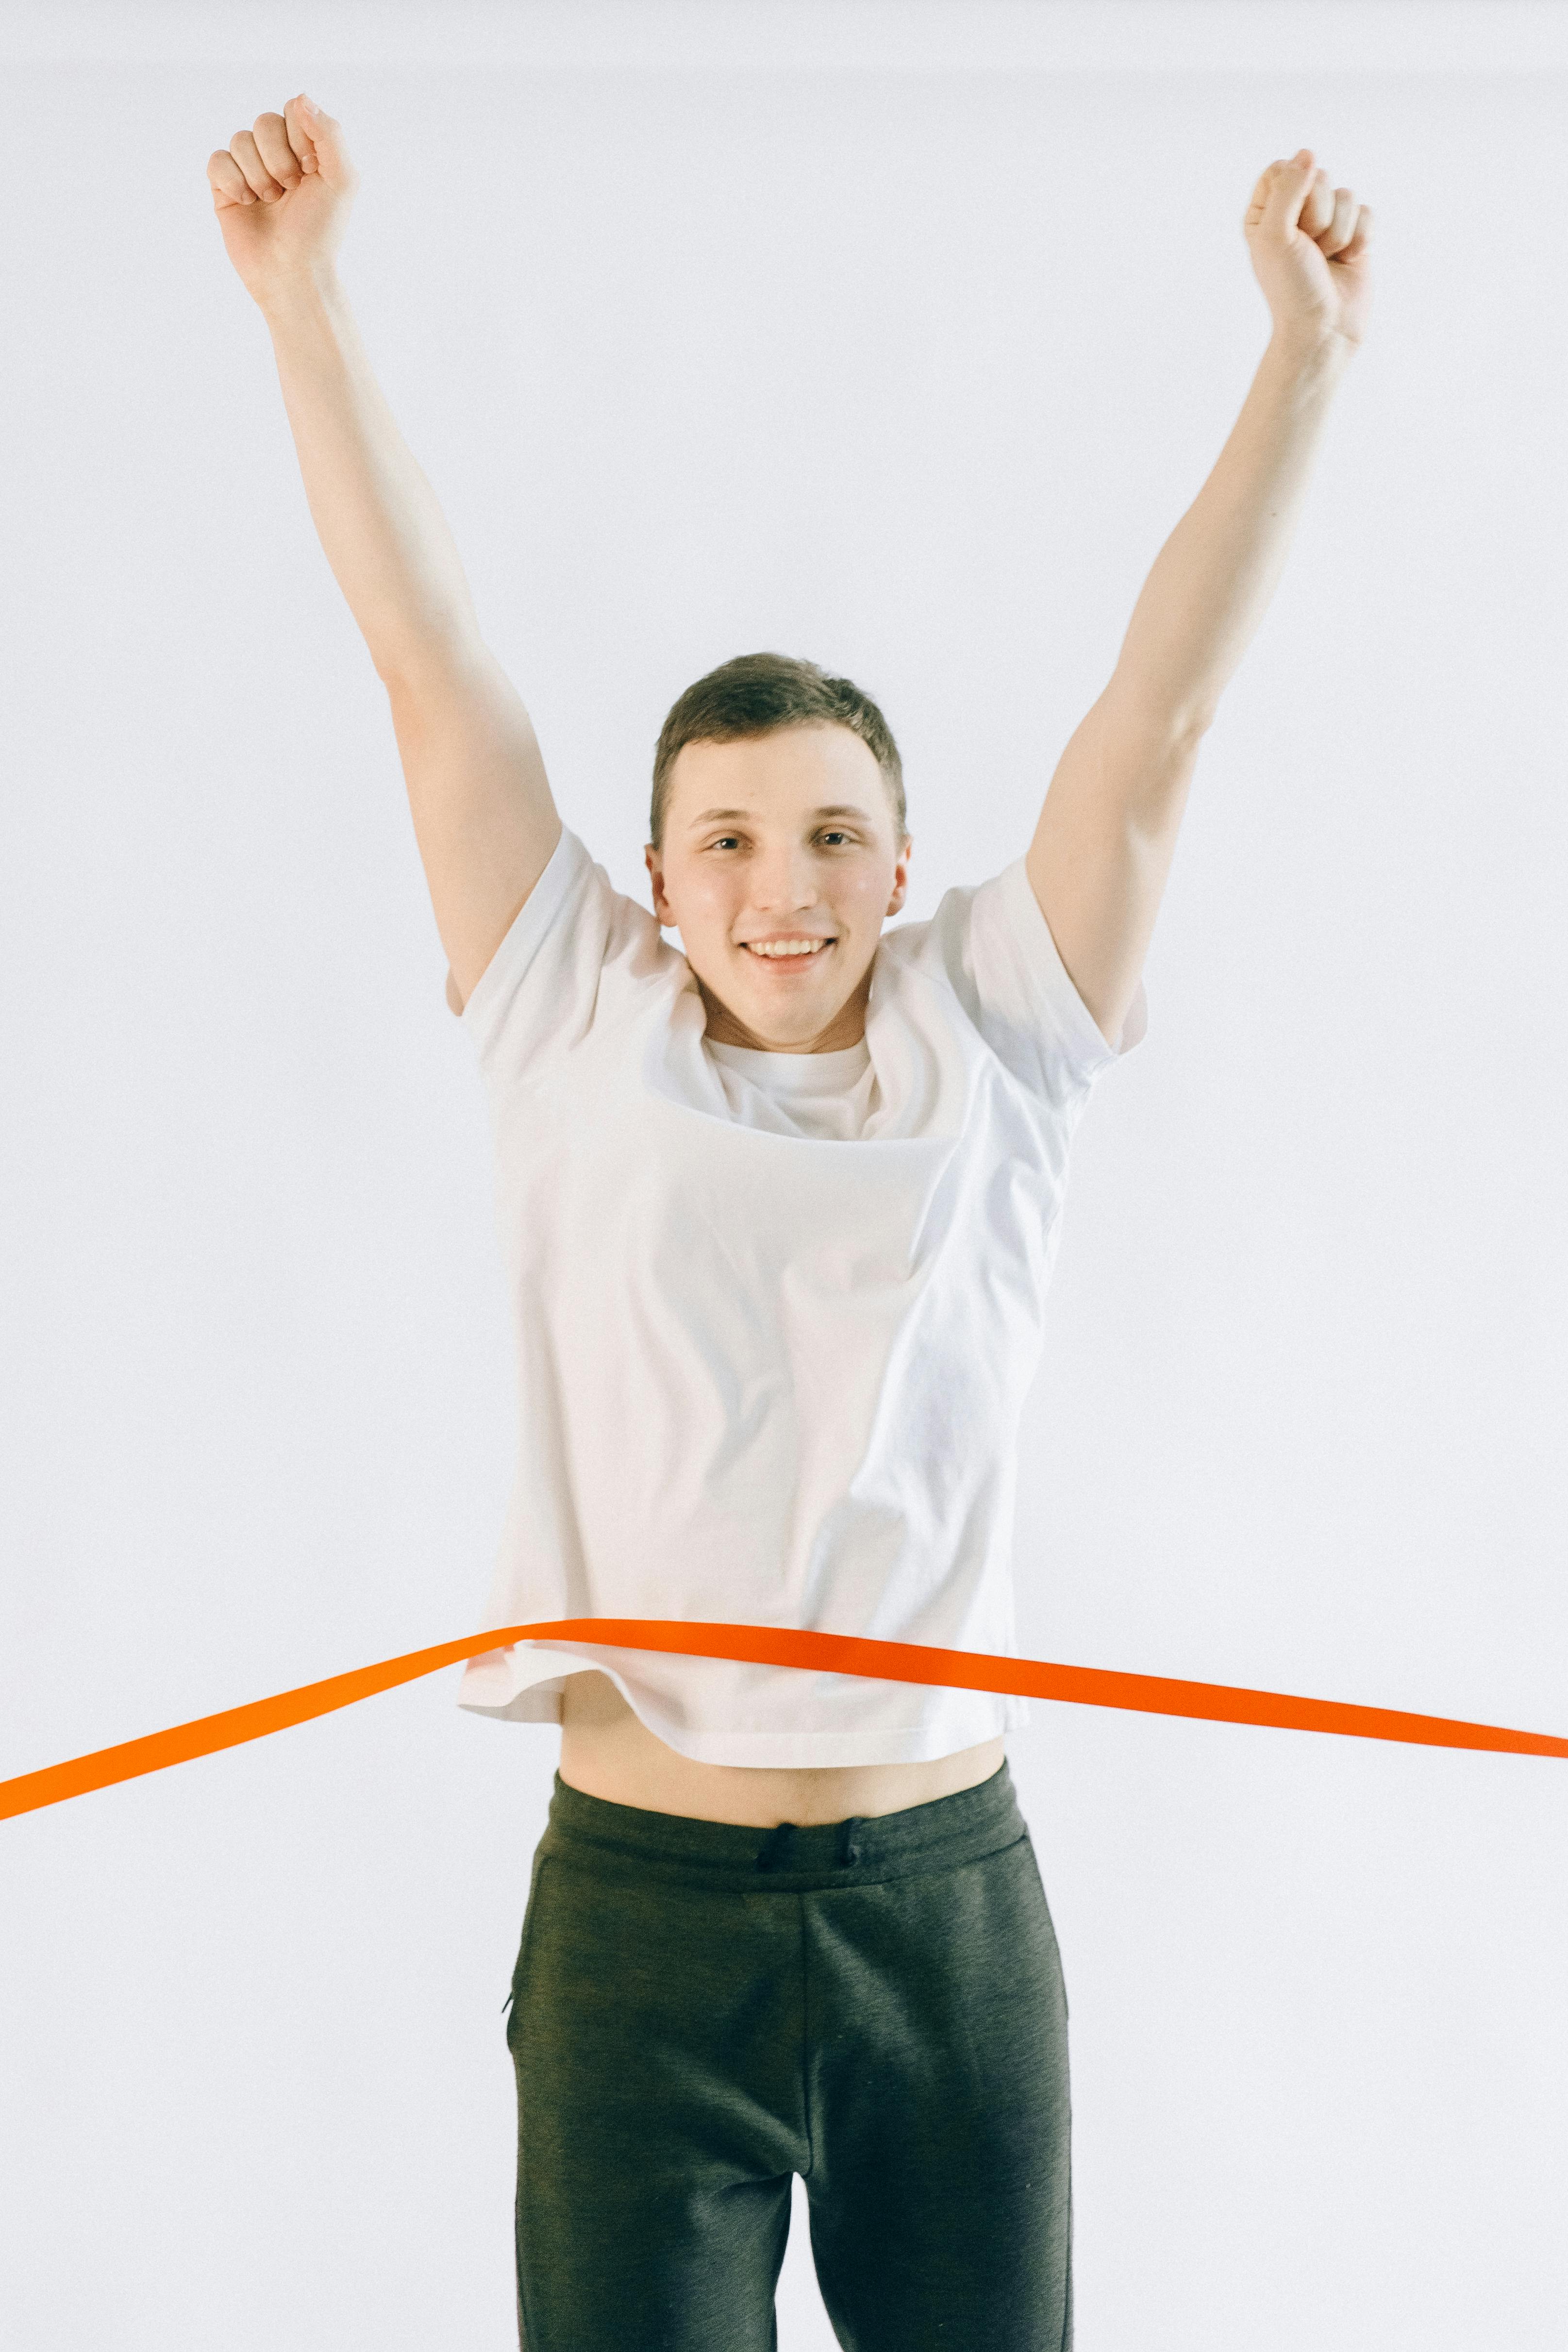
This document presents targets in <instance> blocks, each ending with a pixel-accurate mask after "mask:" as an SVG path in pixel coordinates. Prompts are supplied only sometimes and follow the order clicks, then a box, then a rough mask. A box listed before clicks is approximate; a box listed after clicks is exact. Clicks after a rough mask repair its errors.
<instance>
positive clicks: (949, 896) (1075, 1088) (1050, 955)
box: [919, 857, 1149, 1107]
mask: <svg viewBox="0 0 1568 2352" xmlns="http://www.w3.org/2000/svg"><path fill="white" fill-rule="evenodd" d="M921 928H924V929H927V930H928V936H927V938H926V939H925V940H923V941H922V942H921V955H920V959H919V960H920V961H928V959H930V958H931V957H932V956H934V957H935V959H936V960H937V961H939V962H940V964H941V966H942V970H943V971H944V973H945V976H946V978H947V979H948V980H949V981H950V982H951V983H952V987H953V988H954V990H955V992H957V994H958V996H959V999H960V1001H961V1003H963V1007H964V1010H965V1012H966V1013H968V1015H969V1017H970V1019H971V1020H972V1021H973V1023H974V1025H975V1027H976V1028H977V1029H978V1030H979V1031H980V1034H981V1035H982V1036H983V1037H984V1040H985V1042H986V1044H987V1045H989V1046H990V1047H991V1050H992V1052H993V1053H994V1055H996V1057H997V1059H998V1061H1000V1062H1001V1063H1002V1064H1003V1066H1004V1067H1005V1069H1007V1070H1009V1071H1010V1072H1011V1073H1012V1075H1013V1076H1014V1077H1016V1079H1017V1080H1018V1082H1019V1083H1020V1085H1022V1086H1025V1087H1027V1088H1028V1089H1029V1091H1030V1093H1031V1094H1035V1095H1040V1096H1043V1097H1046V1098H1047V1100H1049V1101H1052V1102H1054V1103H1058V1104H1059V1105H1062V1106H1064V1107H1065V1106H1066V1105H1067V1104H1068V1103H1069V1102H1071V1101H1073V1100H1075V1099H1081V1097H1083V1096H1084V1095H1086V1094H1087V1093H1088V1091H1089V1088H1090V1087H1092V1085H1093V1083H1094V1081H1095V1079H1096V1078H1097V1077H1099V1076H1100V1073H1101V1071H1102V1070H1107V1069H1109V1068H1110V1066H1111V1064H1112V1063H1113V1062H1117V1061H1120V1060H1121V1056H1122V1055H1124V1054H1128V1053H1130V1052H1131V1049H1132V1047H1133V1046H1134V1045H1138V1044H1139V1043H1140V1041H1141V1040H1142V1037H1143V1035H1144V1034H1145V1032H1146V1030H1147V1028H1148V1023H1149V1007H1148V999H1147V996H1146V995H1145V992H1144V989H1143V983H1142V981H1140V982H1139V983H1138V993H1137V995H1136V996H1135V997H1134V999H1133V1002H1132V1006H1131V1011H1130V1012H1129V1013H1128V1015H1127V1019H1126V1021H1125V1022H1124V1023H1123V1024H1122V1031H1121V1040H1120V1042H1119V1043H1118V1044H1117V1045H1112V1044H1110V1041H1109V1040H1108V1039H1107V1038H1106V1037H1105V1036H1104V1034H1102V1033H1101V1031H1100V1027H1099V1024H1097V1023H1096V1021H1095V1018H1094V1015H1093V1014H1092V1013H1090V1011H1089V1007H1088V1005H1087V1004H1086V1003H1084V1001H1083V999H1082V997H1081V996H1080V995H1079V992H1078V990H1077V988H1076V987H1075V986H1074V984H1073V982H1072V980H1071V978H1070V977H1069V975H1068V969H1067V966H1066V965H1065V964H1064V963H1063V961H1062V960H1061V956H1060V954H1059V952H1058V948H1057V943H1056V941H1055V940H1054V939H1053V938H1052V937H1051V929H1050V925H1049V924H1048V923H1047V920H1046V918H1045V914H1044V912H1043V910H1042V908H1041V906H1040V902H1039V900H1038V899H1037V898H1036V896H1035V893H1034V887H1033V886H1032V884H1031V883H1030V880H1029V877H1028V874H1027V871H1026V866H1025V862H1024V860H1023V859H1022V858H1021V857H1020V858H1017V859H1016V860H1015V862H1014V863H1013V864H1012V865H1011V866H1005V868H1004V869H1003V871H1002V872H1001V873H1000V874H997V875H995V876H994V877H992V879H991V880H990V881H988V882H982V883H980V884H978V885H976V886H973V887H966V888H961V889H953V890H950V891H948V892H947V893H946V895H945V896H944V897H943V898H942V903H941V905H940V906H939V907H938V908H937V911H936V913H935V915H934V916H933V917H932V918H931V923H930V925H929V927H921Z"/></svg>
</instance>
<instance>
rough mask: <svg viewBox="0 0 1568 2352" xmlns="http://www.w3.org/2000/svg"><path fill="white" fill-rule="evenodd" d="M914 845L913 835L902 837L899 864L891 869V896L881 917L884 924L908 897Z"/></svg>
mask: <svg viewBox="0 0 1568 2352" xmlns="http://www.w3.org/2000/svg"><path fill="white" fill-rule="evenodd" d="M914 845H915V844H914V836H913V835H912V834H906V835H904V845H903V847H902V849H900V852H899V862H898V864H897V865H896V866H894V868H893V895H892V897H891V898H889V901H888V906H887V912H886V913H885V914H884V915H883V917H882V920H883V921H884V922H886V921H887V919H888V916H889V915H896V914H897V913H898V911H899V908H900V907H901V906H902V905H903V903H904V900H905V899H906V898H908V897H909V893H910V851H911V850H912V849H913V847H914Z"/></svg>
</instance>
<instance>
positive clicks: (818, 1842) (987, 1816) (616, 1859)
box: [539, 1760, 1029, 1894]
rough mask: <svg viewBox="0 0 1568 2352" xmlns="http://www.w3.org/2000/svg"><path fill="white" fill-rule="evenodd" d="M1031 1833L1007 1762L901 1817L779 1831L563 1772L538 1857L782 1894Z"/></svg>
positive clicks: (972, 1855)
mask: <svg viewBox="0 0 1568 2352" xmlns="http://www.w3.org/2000/svg"><path fill="white" fill-rule="evenodd" d="M1028 1833H1029V1832H1028V1827H1027V1824H1026V1822H1025V1820H1024V1816H1023V1814H1022V1813H1021V1812H1020V1811H1019V1810H1018V1799H1017V1793H1016V1790H1015V1789H1014V1786H1013V1776H1012V1773H1011V1772H1010V1770H1009V1769H1008V1767H1007V1764H1006V1762H1005V1760H1004V1761H1003V1763H1002V1764H1001V1765H1000V1766H999V1767H998V1769H996V1770H995V1771H994V1773H993V1774H992V1775H991V1778H990V1779H989V1780H980V1781H977V1782H976V1783H975V1785H974V1787H973V1788H972V1789H957V1790H954V1791H953V1793H952V1796H950V1797H935V1798H933V1799H931V1801H930V1802H929V1803H927V1804H923V1805H909V1806H906V1807H905V1809H904V1810H903V1811H901V1812H897V1813H873V1814H869V1815H860V1814H852V1815H850V1816H849V1817H848V1818H847V1819H846V1820H844V1821H840V1822H811V1823H807V1824H801V1823H798V1822H781V1823H780V1824H779V1825H778V1827H777V1828H776V1829H752V1828H749V1827H747V1826H746V1825H744V1824H743V1823H742V1822H704V1821H698V1820H695V1819H694V1818H692V1816H690V1815H689V1814H686V1813H656V1812H649V1811H645V1810H644V1809H643V1808H642V1807H641V1806H640V1805H616V1804H612V1803H611V1802H610V1801H608V1799H606V1798H604V1797H590V1796H588V1795H587V1794H586V1793H585V1792H584V1790H581V1789H573V1788H569V1787H568V1786H567V1784H566V1782H565V1781H564V1780H563V1779H562V1778H561V1775H560V1773H559V1772H557V1773H556V1775H555V1785H554V1789H553V1790H552V1795H551V1799H550V1817H549V1822H548V1823H547V1825H546V1828H545V1832H544V1835H543V1837H542V1839H541V1841H540V1849H539V1850H540V1853H541V1854H548V1853H568V1854H571V1853H575V1854H577V1855H578V1856H579V1857H580V1858H581V1859H582V1860H584V1862H586V1861H590V1860H594V1859H597V1860H599V1861H600V1862H602V1863H603V1864H606V1865H612V1866H613V1865H615V1864H621V1865H623V1866H624V1865H626V1864H631V1865H634V1866H636V1867H637V1868H638V1869H639V1871H640V1872H641V1873H642V1874H648V1875H652V1876H656V1877H659V1878H675V1879H679V1880H680V1881H682V1882H683V1883H686V1884H696V1883H702V1884H708V1885H722V1886H745V1887H751V1888H754V1889H758V1890H764V1891H765V1890H767V1889H769V1888H772V1889H774V1890H776V1891H777V1892H779V1893H781V1894H782V1893H785V1892H798V1891H803V1890H804V1889H805V1888H806V1887H809V1886H819V1885H824V1886H837V1885H864V1884H865V1883H866V1882H868V1880H873V1879H889V1878H902V1877H906V1876H910V1875H913V1874H917V1873H924V1872H931V1871H938V1870H951V1869H955V1868H957V1867H958V1866H959V1865H960V1864H963V1863H969V1862H977V1861H979V1860H981V1859H982V1858H983V1857H984V1855H986V1854H989V1853H998V1852H1000V1851H1001V1850H1002V1849H1003V1848H1004V1847H1006V1846H1011V1845H1016V1843H1017V1842H1018V1840H1019V1839H1020V1838H1025V1837H1027V1835H1028Z"/></svg>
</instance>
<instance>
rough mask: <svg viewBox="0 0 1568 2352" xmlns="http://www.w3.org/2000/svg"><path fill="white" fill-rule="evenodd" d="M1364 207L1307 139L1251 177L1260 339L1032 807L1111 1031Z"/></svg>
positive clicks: (1296, 466)
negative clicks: (1247, 383) (1222, 427)
mask: <svg viewBox="0 0 1568 2352" xmlns="http://www.w3.org/2000/svg"><path fill="white" fill-rule="evenodd" d="M1371 221H1372V215H1371V212H1370V211H1369V210H1368V209H1367V207H1366V206H1365V205H1358V204H1357V202H1356V199H1355V196H1354V194H1353V193H1352V191H1351V190H1350V189H1349V188H1335V189H1332V190H1331V189H1330V187H1329V184H1328V177H1327V174H1326V173H1323V172H1321V171H1319V170H1317V169H1316V167H1315V164H1314V163H1313V158H1312V155H1311V152H1310V149H1306V148H1303V149H1302V151H1301V152H1300V154H1299V155H1297V156H1296V157H1295V158H1294V159H1293V160H1292V161H1291V162H1289V163H1271V164H1270V165H1269V166H1268V170H1267V171H1266V172H1265V173H1264V174H1263V176H1262V178H1261V179H1260V180H1259V181H1258V185H1257V187H1256V188H1255V189H1254V191H1253V194H1252V201H1251V203H1250V205H1248V207H1247V215H1246V218H1245V221H1244V224H1243V226H1244V229H1245V233H1246V236H1247V246H1248V249H1249V251H1250V253H1251V257H1252V265H1253V268H1254V271H1255V272H1256V274H1257V277H1258V283H1259V284H1260V285H1261V287H1262V289H1263V291H1264V293H1265V295H1266V296H1267V298H1268V306H1269V310H1270V312H1271V313H1272V317H1273V333H1272V336H1271V338H1270V341H1269V343H1268V350H1267V351H1266V352H1264V355H1263V359H1262V362H1261V363H1260V365H1259V367H1258V373H1257V375H1256V376H1255V377H1254V379H1253V383H1252V389H1251V391H1250V392H1249V393H1248V394H1247V401H1246V404H1245V405H1244V406H1243V408H1242V411H1241V415H1240V416H1239V417H1238V419H1237V424H1236V427H1235V429H1234V431H1233V432H1232V434H1231V436H1230V438H1229V440H1228V441H1227V442H1226V446H1225V447H1224V449H1223V450H1222V451H1221V453H1220V457H1219V459H1218V462H1217V463H1216V465H1215V468H1214V471H1213V473H1212V474H1211V475H1210V476H1209V478H1208V480H1207V481H1206V482H1205V484H1204V487H1203V488H1202V490H1201V491H1200V492H1199V493H1198V496H1197V499H1195V500H1194V504H1193V505H1192V506H1191V507H1190V508H1189V509H1188V510H1187V512H1186V513H1185V514H1184V516H1183V518H1182V520H1181V521H1180V522H1179V523H1178V524H1177V526H1176V528H1175V530H1173V532H1172V534H1171V536H1170V538H1169V539H1168V540H1167V541H1166V542H1165V545H1164V546H1163V548H1162V549H1161V551H1160V553H1159V555H1158V557H1157V558H1156V560H1155V563H1154V567H1153V570H1152V572H1150V574H1149V577H1148V579H1147V581H1146V582H1145V583H1144V585H1143V590H1142V594H1141V595H1140V597H1139V599H1138V602H1137V604H1136V605H1135V606H1134V608H1133V613H1132V619H1131V623H1130V625H1129V626H1128V630H1127V635H1126V637H1125V639H1124V641H1123V643H1122V647H1121V654H1120V656H1119V657H1118V660H1117V664H1116V668H1115V671H1114V673H1113V675H1112V677H1111V679H1110V684H1109V685H1108V686H1107V687H1106V688H1105V691H1104V693H1103V694H1102V695H1101V696H1100V699H1099V701H1098V702H1096V703H1095V705H1094V706H1093V708H1092V709H1090V711H1089V715H1088V717H1087V718H1086V719H1084V720H1083V723H1082V725H1081V726H1080V727H1079V729H1078V731H1077V733H1076V734H1075V735H1074V736H1073V737H1072V740H1070V742H1069V743H1068V747H1067V750H1066V751H1064V752H1063V754H1062V757H1061V761H1060V763H1059V764H1058V768H1057V772H1056V773H1055V775H1054V776H1053V777H1052V778H1051V782H1050V789H1049V791H1048V792H1047V794H1046V801H1045V806H1044V807H1043V809H1042V810H1041V812H1040V820H1039V824H1038V825H1037V828H1036V832H1035V837H1034V840H1033V842H1032V843H1031V845H1030V847H1029V852H1028V856H1027V859H1026V867H1027V871H1028V876H1029V880H1030V883H1031V885H1032V887H1033V888H1034V892H1035V896H1036V898H1037V899H1038V901H1039V904H1040V908H1041V910H1042V912H1043V913H1044V915H1045V918H1046V920H1047V923H1048V924H1049V925H1050V929H1051V936H1052V938H1053V939H1054V940H1055V941H1056V943H1057V948H1058V951H1059V953H1060V955H1061V959H1062V961H1063V962H1064V963H1065V964H1066V966H1067V968H1068V972H1069V973H1070V974H1071V976H1072V979H1073V981H1074V982H1075V984H1076V986H1077V988H1078V991H1079V995H1080V996H1081V997H1082V998H1083V1000H1084V1003H1086V1004H1087V1005H1088V1007H1089V1011H1090V1013H1092V1014H1093V1015H1094V1018H1095V1021H1096V1023H1097V1024H1098V1026H1099V1027H1100V1029H1101V1030H1102V1031H1103V1033H1104V1034H1105V1036H1106V1037H1107V1038H1108V1039H1109V1040H1110V1042H1111V1043H1113V1044H1114V1043H1115V1042H1116V1041H1117V1040H1118V1039H1119V1038H1120V1036H1121V1028H1122V1024H1123V1023H1124V1022H1125V1020H1126V1018H1127V1014H1128V1013H1129V1011H1130V1010H1131V1005H1132V1001H1133V998H1134V997H1135V996H1136V994H1137V992H1138V980H1139V975H1140V973H1141V972H1142V968H1143V959H1144V956H1145V954H1146V953H1147V951H1148V946H1149V941H1150V938H1151V936H1152V932H1153V929H1154V920H1155V917H1156V916H1157V914H1158V912H1159V908H1160V901H1161V898H1163V894H1164V888H1165V884H1166V881H1167V879H1168V877H1169V875H1170V870H1171V861H1172V858H1173V855H1174V852H1175V846H1176V835H1177V831H1178V829H1179V827H1180V825H1181V821H1182V815H1183V812H1184V808H1185V806H1186V799H1187V787H1188V785H1189V784H1190V783H1191V782H1192V776H1193V771H1194V767H1195V765H1196V763H1197V756H1198V748H1199V745H1200V743H1201V742H1202V740H1203V737H1204V735H1205V732H1206V731H1207V730H1208V728H1209V727H1210V726H1211V725H1212V724H1213V722H1214V718H1215V711H1216V709H1217V707H1218V704H1219V698H1220V696H1221V694H1222V693H1223V692H1224V690H1225V688H1226V684H1227V682H1228V681H1229V679H1230V677H1231V675H1232V673H1233V672H1234V671H1235V669H1236V667H1237V664H1238V663H1239V662H1240V660H1241V656H1242V655H1243V654H1244V653H1245V652H1246V650H1247V646H1248V645H1249V644H1250V642H1251V640H1252V637H1253V635H1254V634H1255V632H1256V630H1257V628H1258V624H1259V622H1260V621H1261V620H1262V618H1263V615H1264V613H1265V612H1266V611H1267V609H1268V602H1269V599H1270V598H1271V596H1272V595H1273V593H1274V590H1275V587H1276V585H1277V584H1278V582H1279V575H1280V573H1281V572H1282V571H1283V569H1284V565H1285V558H1286V555H1287V553H1288V552H1289V545H1290V541H1291V540H1292V539H1293V537H1294V536H1295V530H1296V524H1297V520H1298V519H1299V516H1300V509H1301V502H1302V499H1304V497H1305V495H1306V488H1307V484H1308V481H1309V479H1310V475H1311V469H1312V464H1313V460H1314V458H1315V457H1316V456H1317V452H1318V446H1319V443H1320V441H1321V436H1322V432H1323V427H1324V425H1325V424H1326V422H1327V418H1328V412H1329V408H1330V404H1331V401H1332V399H1333V394H1334V392H1335V389H1336V388H1337V386H1338V384H1339V381H1340V378H1341V376H1342V373H1343V372H1344V368H1345V365H1346V363H1347V362H1348V360H1349V358H1350V356H1351V354H1352V352H1353V351H1354V350H1355V348H1356V346H1357V345H1358V343H1359V342H1360V341H1361V340H1362V335H1363V331H1364V328H1365V323H1366V309H1367V301H1368V296H1369V269H1368V264H1367V249H1368V245H1369V241H1370V236H1371Z"/></svg>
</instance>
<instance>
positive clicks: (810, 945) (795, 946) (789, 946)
mask: <svg viewBox="0 0 1568 2352" xmlns="http://www.w3.org/2000/svg"><path fill="white" fill-rule="evenodd" d="M746 944H747V946H748V947H749V948H750V949H751V950H752V954H753V955H765V956H791V955H815V954H816V952H817V950H818V949H819V948H825V947H826V945H827V941H826V940H768V941H767V942H766V944H765V945H764V944H763V943H762V942H761V941H759V940H748V941H747V942H746Z"/></svg>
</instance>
